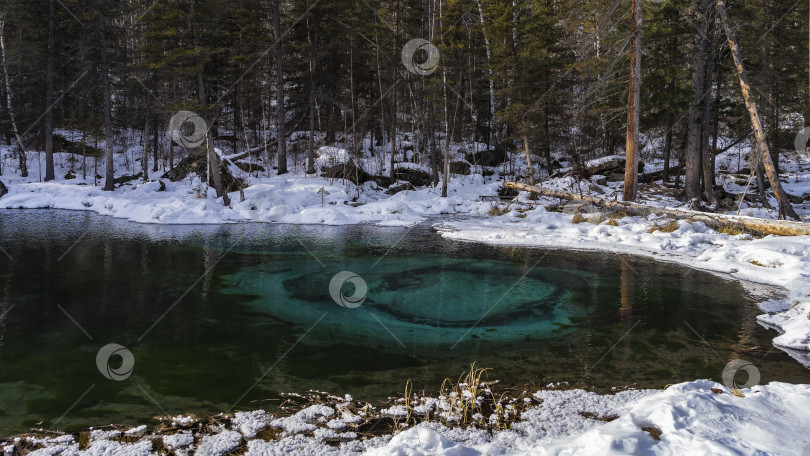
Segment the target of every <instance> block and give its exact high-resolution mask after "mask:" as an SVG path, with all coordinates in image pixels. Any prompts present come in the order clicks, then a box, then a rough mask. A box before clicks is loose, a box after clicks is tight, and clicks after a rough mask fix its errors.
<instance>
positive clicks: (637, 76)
mask: <svg viewBox="0 0 810 456" xmlns="http://www.w3.org/2000/svg"><path fill="white" fill-rule="evenodd" d="M632 1H633V5H632V11H631V16H632V18H633V19H632V20H633V27H632V32H631V33H632V34H633V37H632V38H631V44H630V90H629V92H630V93H629V95H628V100H627V147H626V153H627V160H626V164H625V169H624V195H623V199H624V201H634V200H635V199H636V185H637V183H638V142H639V138H638V122H639V109H640V107H639V104H640V101H641V0H632Z"/></svg>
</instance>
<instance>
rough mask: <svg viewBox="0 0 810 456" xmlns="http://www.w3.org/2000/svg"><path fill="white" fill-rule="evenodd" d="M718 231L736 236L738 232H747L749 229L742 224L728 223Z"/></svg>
mask: <svg viewBox="0 0 810 456" xmlns="http://www.w3.org/2000/svg"><path fill="white" fill-rule="evenodd" d="M717 232H718V233H723V234H728V235H729V236H736V235H738V234H746V233H747V231H746V230H745V228H744V227H743V226H741V225H736V224H734V225H727V226H723V227H721V228H720V229H718V230H717Z"/></svg>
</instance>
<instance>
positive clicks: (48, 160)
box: [45, 0, 56, 181]
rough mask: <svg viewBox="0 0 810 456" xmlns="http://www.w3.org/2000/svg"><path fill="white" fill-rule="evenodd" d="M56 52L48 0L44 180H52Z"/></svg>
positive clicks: (53, 5)
mask: <svg viewBox="0 0 810 456" xmlns="http://www.w3.org/2000/svg"><path fill="white" fill-rule="evenodd" d="M55 53H56V0H50V1H49V2H48V63H47V65H46V66H47V68H46V69H45V180H46V181H50V180H54V179H55V176H54V174H55V173H54V169H53V71H54V70H53V66H54V57H55V55H54V54H55Z"/></svg>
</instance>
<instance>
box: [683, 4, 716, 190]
mask: <svg viewBox="0 0 810 456" xmlns="http://www.w3.org/2000/svg"><path fill="white" fill-rule="evenodd" d="M712 1H713V0H701V3H700V5H699V7H698V8H699V10H698V24H699V25H698V27H699V33H698V40H697V43H696V45H695V50H694V52H693V54H694V55H693V59H692V61H693V68H692V86H693V87H694V91H695V92H694V95H693V97H692V103H691V105H690V106H689V124H688V127H687V128H688V130H687V131H688V133H687V143H686V157H684V160H685V161H686V163H685V166H686V172H685V176H684V191H685V194H686V199H687V200H694V199H700V197H701V193H700V174H701V172H702V170H703V160H702V155H701V148H702V145H703V142H702V139H703V121H702V119H703V112H704V104H703V97H704V96H705V94H706V90H705V88H706V85H707V84H710V83H709V82H707V81H706V66H707V64H708V56H707V55H706V50H707V49H708V48H709V44H708V43H707V41H708V40H709V37H708V35H707V33H706V30H707V25H708V14H709V10H710V9H711V3H712Z"/></svg>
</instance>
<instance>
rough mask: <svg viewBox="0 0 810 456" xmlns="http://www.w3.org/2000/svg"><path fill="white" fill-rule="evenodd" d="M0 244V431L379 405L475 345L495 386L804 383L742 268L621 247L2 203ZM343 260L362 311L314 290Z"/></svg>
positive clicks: (430, 378)
mask: <svg viewBox="0 0 810 456" xmlns="http://www.w3.org/2000/svg"><path fill="white" fill-rule="evenodd" d="M0 248H2V249H3V250H0V437H2V436H7V435H10V434H13V433H18V432H23V431H26V430H27V429H28V428H30V427H34V426H36V427H44V428H49V427H51V426H54V427H55V428H59V429H76V428H81V427H86V426H90V425H103V424H109V423H121V424H138V423H149V422H150V418H151V417H153V416H155V415H160V414H163V413H164V411H165V413H170V414H179V413H186V412H193V413H197V414H205V413H218V412H221V411H226V410H229V409H231V408H232V407H233V408H234V409H237V410H238V409H242V410H244V409H252V408H259V407H266V408H267V407H269V408H272V404H273V402H267V401H263V400H264V399H273V398H278V397H279V394H280V393H282V392H304V391H306V390H309V389H317V390H322V391H329V392H332V393H335V394H341V395H342V394H351V395H353V396H354V397H355V398H357V399H362V400H369V401H376V400H382V399H385V398H386V397H387V396H390V395H393V394H396V393H398V392H400V391H402V390H403V389H404V386H405V381H406V380H407V379H411V381H412V382H413V386H414V388H413V389H414V390H416V391H420V390H425V391H427V392H428V393H433V394H435V392H436V391H437V390H438V388H439V387H440V385H441V382H442V380H443V379H444V378H446V377H452V378H458V376H459V375H460V374H461V373H462V371H464V370H465V369H468V368H469V364H470V363H471V362H473V361H475V362H477V365H478V366H480V367H487V368H490V369H491V371H490V372H489V379H496V378H497V379H500V380H501V381H502V383H501V386H502V387H504V388H506V387H521V386H525V385H529V384H531V383H534V384H536V385H537V386H538V387H540V386H544V385H545V384H547V383H549V382H558V381H567V382H570V383H571V384H577V386H581V387H594V388H596V389H597V390H605V389H609V388H610V387H612V386H622V385H634V386H637V387H659V388H660V387H663V386H665V385H667V384H670V383H677V382H680V381H686V380H693V379H695V378H714V379H720V376H721V372H722V369H723V367H724V366H725V365H726V363H727V362H728V361H729V360H730V359H732V358H735V357H743V358H745V359H748V360H749V361H751V362H753V363H754V364H755V365H756V366H757V367H758V368H759V370H760V372H761V375H762V382H770V381H773V380H779V381H787V382H795V383H799V382H802V383H810V371H809V370H807V369H806V368H805V367H803V366H801V365H800V364H798V363H796V362H795V361H793V360H792V359H790V358H789V357H788V356H787V355H785V354H784V353H782V352H781V351H779V350H776V349H771V343H770V338H772V337H773V336H774V335H775V333H774V332H772V331H768V330H766V329H764V328H761V327H760V326H759V325H758V324H756V322H755V319H754V317H755V316H756V315H757V313H758V311H757V308H756V305H755V301H754V299H753V298H752V297H750V296H748V295H746V293H745V291H744V290H743V288H742V287H741V286H740V285H739V284H738V283H735V282H732V281H728V280H724V279H722V278H718V277H716V276H712V275H709V274H706V273H703V272H699V271H693V270H690V269H687V268H683V267H678V266H673V265H669V264H662V263H656V262H652V261H648V260H643V259H638V258H633V257H622V256H618V255H612V254H592V253H581V252H571V251H549V250H536V249H526V248H504V247H489V246H482V245H474V244H466V243H457V242H452V241H447V240H443V239H441V238H439V237H438V235H436V234H435V233H434V232H433V231H432V230H431V229H430V225H429V224H425V225H420V226H417V227H415V228H412V229H408V228H381V227H372V226H349V227H323V226H293V225H266V224H251V225H227V226H149V225H137V224H133V223H128V222H124V221H120V220H115V219H112V218H108V217H101V216H98V215H95V214H91V213H84V212H69V211H0ZM9 257H10V258H9ZM341 271H350V272H353V273H354V274H356V275H357V276H359V277H360V278H362V280H363V282H364V283H365V284H366V288H367V290H368V291H367V293H365V294H363V295H362V296H365V300H364V301H362V305H359V307H356V308H350V307H354V306H356V305H358V304H360V302H352V301H351V299H352V297H353V296H355V295H356V294H357V292H362V290H361V289H359V288H356V287H361V285H357V284H359V282H355V284H354V285H353V284H350V283H346V284H344V286H343V288H342V289H341V290H342V295H345V296H348V297H349V301H344V303H348V307H341V306H340V305H338V304H337V303H336V302H335V300H333V299H332V297H331V296H330V289H329V286H330V281H331V280H332V278H333V277H334V276H335V274H337V273H339V272H341ZM339 285H340V283H338V286H339ZM362 296H358V297H362ZM337 298H338V300H340V296H339V295H337ZM690 327H691V328H690ZM693 329H694V332H693ZM696 333H697V334H699V335H697V334H696ZM702 338H703V339H705V343H704V341H703V340H702ZM110 343H115V344H120V345H122V346H124V347H126V350H129V351H130V352H131V353H132V360H133V362H134V368H133V369H132V372H131V375H129V376H127V372H123V371H126V370H127V369H126V368H125V369H124V370H123V371H119V373H120V374H121V375H120V377H116V369H117V368H118V366H119V365H120V364H121V363H122V358H121V357H120V356H117V355H114V356H112V357H111V358H110V361H109V363H108V364H105V361H106V360H102V361H101V365H102V369H101V370H100V369H99V367H98V366H97V354H98V353H99V350H100V349H101V348H102V347H104V346H105V345H107V344H110ZM710 346H711V347H710ZM118 353H119V354H125V353H124V352H122V351H119V352H118ZM108 366H109V367H110V368H112V371H110V370H107V367H108ZM102 370H103V371H104V372H102ZM103 374H107V375H108V376H109V377H112V378H106V377H105V375H103ZM116 378H119V380H116ZM256 401H258V402H256Z"/></svg>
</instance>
